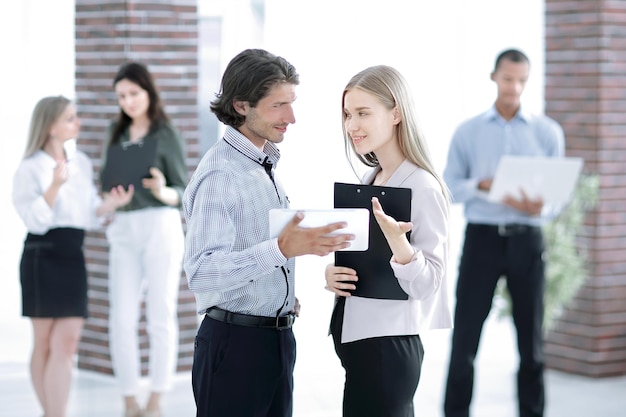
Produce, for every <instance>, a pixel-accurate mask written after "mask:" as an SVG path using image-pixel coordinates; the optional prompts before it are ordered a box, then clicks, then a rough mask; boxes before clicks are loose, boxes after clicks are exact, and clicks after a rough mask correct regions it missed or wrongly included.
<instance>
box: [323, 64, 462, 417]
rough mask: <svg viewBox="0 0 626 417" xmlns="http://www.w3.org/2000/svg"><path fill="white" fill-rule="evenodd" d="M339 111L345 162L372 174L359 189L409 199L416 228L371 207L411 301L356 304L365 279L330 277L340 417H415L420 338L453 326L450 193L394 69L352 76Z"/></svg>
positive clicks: (353, 274)
mask: <svg viewBox="0 0 626 417" xmlns="http://www.w3.org/2000/svg"><path fill="white" fill-rule="evenodd" d="M342 108H343V118H342V119H343V132H344V137H345V141H346V150H347V152H348V156H349V157H350V154H354V155H355V156H356V157H357V159H358V160H359V161H360V162H362V163H363V164H365V165H366V166H369V167H371V170H370V171H369V172H368V173H367V174H366V175H365V176H364V177H363V178H362V180H361V181H362V183H363V184H370V185H379V186H388V187H403V188H410V189H411V190H412V200H411V221H410V222H398V221H396V220H395V219H394V218H392V217H390V216H388V215H387V214H385V211H384V210H385V207H384V205H383V206H381V204H380V202H379V201H378V199H376V198H373V199H372V200H373V201H372V211H373V214H374V217H375V219H376V222H377V224H378V226H379V227H380V228H381V229H382V232H383V234H384V236H385V238H386V241H387V243H388V245H389V248H390V249H391V252H392V255H393V256H392V257H391V259H389V264H390V265H389V266H390V270H392V271H393V274H394V276H395V278H396V279H397V281H398V284H399V286H400V287H401V288H402V290H403V291H404V292H405V293H406V294H407V296H408V298H407V299H406V300H391V299H378V298H364V297H359V296H355V295H351V293H350V290H354V289H355V288H357V287H358V285H359V280H358V279H359V273H360V272H362V271H355V270H354V269H352V268H346V267H338V266H335V265H334V264H333V265H329V266H328V267H327V268H326V284H327V286H326V288H327V289H328V290H329V291H332V292H334V293H335V294H336V296H337V302H336V304H335V310H334V312H333V316H332V320H331V333H332V336H333V340H334V343H335V351H336V352H337V356H338V357H339V359H340V360H341V364H342V366H343V367H344V369H345V371H346V382H345V386H344V397H343V416H344V417H370V416H371V417H379V416H393V417H412V416H413V415H414V412H413V397H414V395H415V391H416V389H417V385H418V382H419V379H420V371H421V367H422V360H423V355H424V348H423V346H422V342H421V339H420V334H422V332H424V331H426V330H429V329H442V328H449V327H451V326H452V318H451V311H450V307H449V302H448V297H449V294H448V280H447V258H448V205H449V203H448V200H449V198H448V192H447V187H446V186H445V184H444V183H443V181H442V180H441V178H440V177H439V176H438V175H437V173H436V172H435V170H434V168H433V165H432V162H431V158H430V155H429V152H428V147H427V144H426V142H425V140H424V138H423V136H422V134H421V132H420V129H419V125H418V123H417V120H416V117H415V114H416V112H415V108H414V105H413V101H412V98H411V92H410V88H409V86H408V84H407V83H406V81H405V79H404V78H403V77H402V75H401V74H400V73H399V72H398V71H397V70H395V69H394V68H392V67H389V66H384V65H379V66H374V67H369V68H367V69H365V70H363V71H361V72H360V73H358V74H357V75H355V76H354V77H353V78H352V79H351V80H350V82H349V83H348V84H347V86H346V88H345V89H344V91H343V96H342ZM409 231H410V232H411V233H410V238H407V232H409ZM381 278H382V277H381Z"/></svg>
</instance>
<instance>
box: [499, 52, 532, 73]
mask: <svg viewBox="0 0 626 417" xmlns="http://www.w3.org/2000/svg"><path fill="white" fill-rule="evenodd" d="M504 59H506V60H509V61H512V62H526V63H527V64H529V65H530V60H529V59H528V57H527V56H526V54H524V53H523V52H522V51H520V50H518V49H507V50H506V51H502V52H500V55H498V57H497V58H496V65H495V66H494V69H493V70H494V72H495V71H497V70H498V67H499V66H500V63H501V62H502V60H504Z"/></svg>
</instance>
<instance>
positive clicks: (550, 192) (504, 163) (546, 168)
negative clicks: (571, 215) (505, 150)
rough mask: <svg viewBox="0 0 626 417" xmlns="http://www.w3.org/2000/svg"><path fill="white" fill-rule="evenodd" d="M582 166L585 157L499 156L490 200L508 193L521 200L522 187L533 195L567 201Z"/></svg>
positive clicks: (500, 199) (496, 199) (551, 201)
mask: <svg viewBox="0 0 626 417" xmlns="http://www.w3.org/2000/svg"><path fill="white" fill-rule="evenodd" d="M582 167H583V160H582V158H571V157H568V158H565V157H563V158H549V157H532V156H512V155H505V156H503V157H502V158H500V162H499V164H498V168H497V169H496V174H495V176H494V179H493V184H492V185H491V190H490V191H489V194H488V199H489V200H490V201H494V202H500V201H502V199H504V197H505V196H506V195H511V196H512V197H514V198H518V199H519V198H521V193H520V189H523V190H524V192H525V193H526V194H527V195H528V196H529V197H530V198H537V197H541V198H542V199H543V201H544V202H546V203H551V204H557V205H558V204H565V203H567V202H569V200H570V198H571V197H572V193H573V192H574V188H575V187H576V183H577V182H578V177H579V175H580V172H581V170H582Z"/></svg>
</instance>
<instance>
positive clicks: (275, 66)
mask: <svg viewBox="0 0 626 417" xmlns="http://www.w3.org/2000/svg"><path fill="white" fill-rule="evenodd" d="M278 83H290V84H294V85H298V84H299V83H300V80H299V76H298V73H296V69H295V68H294V66H293V65H291V64H290V63H289V62H287V61H286V60H285V59H284V58H282V57H279V56H276V55H274V54H271V53H269V52H267V51H265V50H263V49H246V50H245V51H242V52H240V53H239V54H238V55H237V56H236V57H234V58H233V59H232V61H230V63H229V64H228V66H227V67H226V71H224V75H223V76H222V84H221V86H220V92H219V93H218V94H216V95H215V97H216V99H215V100H213V101H212V102H211V111H212V112H213V113H215V115H216V116H217V118H218V119H219V121H220V122H222V123H224V124H226V125H228V126H232V127H235V128H237V127H239V126H241V125H242V124H243V123H244V121H245V120H246V118H245V116H243V115H241V114H239V113H237V111H235V108H234V107H233V101H247V102H248V103H249V104H250V106H251V107H256V105H257V103H258V102H259V100H261V99H263V98H264V97H265V96H267V94H268V93H269V91H270V90H271V88H272V87H273V86H274V85H276V84H278Z"/></svg>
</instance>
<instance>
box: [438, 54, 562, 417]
mask: <svg viewBox="0 0 626 417" xmlns="http://www.w3.org/2000/svg"><path fill="white" fill-rule="evenodd" d="M529 72H530V61H529V60H528V57H527V56H526V55H525V54H524V53H523V52H521V51H519V50H517V49H507V50H505V51H502V52H501V53H500V54H499V55H498V56H497V58H496V62H495V65H494V69H493V71H492V73H491V80H492V81H493V82H494V83H496V86H497V96H496V99H495V102H494V104H493V105H492V107H491V108H490V109H488V110H487V111H486V112H483V113H481V114H479V115H478V116H475V117H473V118H471V119H469V120H467V121H466V122H464V123H462V124H461V125H460V126H459V127H458V129H457V130H456V132H455V133H454V136H453V137H452V142H451V144H450V150H449V153H448V163H447V165H446V168H445V171H444V179H445V181H446V183H447V184H448V185H449V186H450V190H451V192H452V196H453V199H454V202H455V203H463V204H464V205H465V217H466V219H467V227H466V230H465V242H464V244H463V251H462V254H461V262H460V264H459V275H458V279H457V288H456V310H455V314H454V331H453V334H452V349H451V353H450V363H449V369H448V379H447V383H446V393H445V399H444V411H445V415H446V417H468V416H469V415H470V403H471V400H472V394H473V388H474V360H475V358H476V354H477V352H478V345H479V342H480V335H481V332H482V329H483V324H484V323H485V320H486V319H487V316H488V315H489V312H490V310H491V306H492V302H493V295H494V292H495V289H496V285H497V283H498V280H499V279H500V277H502V276H505V277H506V286H507V289H508V292H509V294H510V296H511V302H512V305H513V309H512V315H513V324H514V325H515V329H516V331H517V348H518V352H519V357H520V361H519V369H518V372H517V397H518V413H519V414H518V415H519V417H541V416H543V412H544V406H545V392H544V391H545V388H544V375H543V373H544V357H543V330H542V324H543V310H544V306H543V296H544V291H545V262H544V255H543V253H544V242H543V234H542V231H541V226H542V225H543V224H544V223H545V222H546V221H548V220H549V219H551V218H552V217H554V216H555V215H556V214H557V212H556V209H557V208H556V207H548V205H546V206H544V203H543V201H542V200H541V198H530V197H528V196H527V195H526V194H524V191H523V190H522V192H521V197H519V199H517V198H514V197H512V196H508V197H506V198H505V199H504V200H503V201H502V202H491V201H489V200H488V199H487V198H486V196H487V195H488V193H489V191H490V190H491V185H492V183H493V176H494V174H495V171H496V168H497V166H498V162H499V161H500V158H501V157H502V156H503V155H523V156H537V157H554V158H558V157H562V156H563V155H564V153H565V138H564V135H563V130H562V129H561V126H559V124H558V123H557V122H556V121H554V120H553V119H551V118H549V117H547V116H543V115H532V114H530V113H528V112H527V111H524V108H522V106H521V96H522V93H523V92H524V88H525V87H526V82H527V81H528V76H529Z"/></svg>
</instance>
